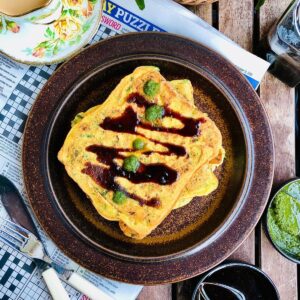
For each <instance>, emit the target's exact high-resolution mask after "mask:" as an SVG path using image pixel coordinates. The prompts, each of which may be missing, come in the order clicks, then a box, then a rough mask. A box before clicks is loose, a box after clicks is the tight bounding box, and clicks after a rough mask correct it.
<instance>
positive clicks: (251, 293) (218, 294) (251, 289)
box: [192, 262, 280, 300]
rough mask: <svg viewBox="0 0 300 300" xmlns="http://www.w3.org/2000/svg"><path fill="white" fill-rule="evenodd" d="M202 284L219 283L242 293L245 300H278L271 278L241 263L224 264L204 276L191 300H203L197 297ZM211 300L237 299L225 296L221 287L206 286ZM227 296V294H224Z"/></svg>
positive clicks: (253, 267)
mask: <svg viewBox="0 0 300 300" xmlns="http://www.w3.org/2000/svg"><path fill="white" fill-rule="evenodd" d="M204 282H208V283H219V284H223V285H226V286H229V287H231V288H235V289H236V290H238V291H240V292H242V293H243V294H244V296H245V297H246V299H251V300H262V299H264V300H279V299H280V297H279V293H278V291H277V288H276V286H275V284H274V282H273V281H272V280H271V278H270V277H269V276H268V275H267V274H266V273H264V272H263V271H262V270H260V269H259V268H257V267H255V266H253V265H250V264H246V263H242V262H228V263H224V264H222V265H220V266H218V267H216V268H214V269H212V270H211V271H209V272H208V273H207V274H205V275H204V276H203V277H202V278H201V280H200V281H199V283H198V284H197V286H196V289H195V290H194V293H193V296H192V300H198V299H203V298H202V297H200V298H198V296H199V288H200V285H201V284H203V283H204ZM205 291H206V292H207V296H210V295H211V297H209V298H210V299H211V300H224V299H236V300H237V299H238V298H234V297H230V296H233V294H232V293H228V298H227V297H226V296H225V294H226V293H227V290H225V289H224V288H221V287H217V286H213V285H207V288H206V289H205ZM226 295H227V294H226Z"/></svg>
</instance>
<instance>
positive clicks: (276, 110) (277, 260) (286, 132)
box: [260, 0, 297, 300]
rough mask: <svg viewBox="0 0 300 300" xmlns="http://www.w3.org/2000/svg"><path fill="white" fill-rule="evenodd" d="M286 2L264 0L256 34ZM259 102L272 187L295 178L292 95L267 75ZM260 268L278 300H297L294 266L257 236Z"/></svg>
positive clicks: (277, 15)
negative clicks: (270, 150) (266, 123)
mask: <svg viewBox="0 0 300 300" xmlns="http://www.w3.org/2000/svg"><path fill="white" fill-rule="evenodd" d="M289 3H290V0H267V1H266V3H265V5H264V6H263V7H262V9H261V11H260V26H261V27H260V33H261V36H265V34H266V33H267V32H268V30H269V28H270V27H271V26H272V24H273V23H274V22H275V21H276V19H277V18H278V17H280V15H281V14H282V13H283V11H284V10H285V8H286V7H287V6H288V4H289ZM260 95H261V100H262V102H263V103H264V105H265V107H266V110H267V113H268V115H269V118H270V123H271V127H272V130H273V136H274V143H275V155H276V156H275V162H276V164H275V174H274V176H275V177H274V186H277V185H278V184H281V183H283V182H284V181H286V180H288V179H290V178H293V177H294V176H295V94H294V90H293V89H291V88H289V87H287V86H286V85H284V84H283V83H281V82H280V81H279V80H277V79H276V78H274V77H273V76H272V75H270V74H267V75H266V76H265V78H264V80H263V82H262V84H261V88H260ZM261 267H262V269H263V270H264V271H265V272H267V273H268V274H269V275H270V277H271V278H272V279H273V280H274V282H275V284H276V286H277V288H278V290H279V293H280V296H281V299H282V300H296V299H297V266H296V264H294V263H292V262H290V261H288V260H287V259H285V258H284V257H283V256H281V255H280V254H279V253H278V252H277V251H276V250H275V249H274V247H273V246H272V245H271V244H270V242H269V240H268V239H267V238H266V236H265V234H264V232H263V231H262V233H261Z"/></svg>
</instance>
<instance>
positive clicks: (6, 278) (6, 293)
mask: <svg viewBox="0 0 300 300" xmlns="http://www.w3.org/2000/svg"><path fill="white" fill-rule="evenodd" d="M103 9H104V13H103V17H102V23H101V26H100V27H99V30H98V32H97V34H96V35H95V36H94V38H93V40H92V42H91V43H95V42H97V41H99V40H101V39H105V38H107V37H111V36H115V35H118V34H122V33H126V32H132V31H168V32H173V33H177V34H181V35H185V36H187V37H190V38H193V39H195V40H197V41H200V42H202V43H203V44H205V45H207V46H208V47H210V48H212V49H214V50H215V51H217V52H219V53H220V54H222V55H223V56H225V57H226V58H227V59H229V60H230V61H231V62H232V63H233V64H235V65H236V66H237V67H238V68H239V69H240V70H241V71H242V72H243V74H244V75H245V76H246V77H247V78H248V80H249V82H250V83H251V84H252V85H253V87H254V88H257V86H258V85H259V83H260V81H261V78H262V77H263V75H264V73H265V72H266V70H267V68H268V63H267V62H265V61H263V60H261V59H260V58H258V57H256V56H254V55H252V54H251V53H249V52H247V51H245V50H243V49H242V48H240V47H239V46H238V45H236V44H235V43H233V42H232V41H231V40H229V39H228V38H226V37H224V36H223V35H222V34H221V33H219V32H218V31H216V30H215V29H213V28H212V27H211V26H210V25H208V24H207V23H205V22H204V21H202V20H201V19H199V18H198V17H196V16H195V15H194V14H192V13H191V12H190V11H188V10H186V9H185V8H183V7H181V6H180V5H178V4H176V3H175V2H173V1H171V0H151V1H146V9H145V10H143V11H140V10H139V9H138V8H137V6H136V4H135V1H134V0H115V1H109V0H107V1H104V6H103ZM174 20H176V22H174ZM56 67H57V66H56V65H52V66H40V67H36V66H27V65H23V64H20V63H16V62H13V61H12V60H10V59H8V58H6V57H5V56H3V55H0V173H1V174H3V175H5V176H7V177H8V178H10V179H11V180H12V181H13V182H14V183H15V184H16V186H17V187H18V188H19V190H20V192H21V194H22V195H23V196H24V198H25V199H26V195H25V191H24V185H23V180H22V170H21V146H22V135H23V131H24V127H25V122H26V119H27V116H28V113H29V111H30V108H31V106H32V104H33V102H34V100H35V99H36V97H37V95H38V93H39V92H40V90H41V89H42V87H43V86H44V84H45V83H46V81H47V80H48V78H49V77H50V76H51V74H52V73H53V72H54V70H55V69H56ZM0 216H1V217H4V218H6V217H7V215H6V212H5V209H4V208H3V207H2V206H1V203H0ZM39 230H40V232H41V236H42V239H43V242H44V244H45V246H46V248H47V250H48V252H49V254H50V256H51V257H52V258H53V260H54V261H56V262H57V263H60V264H62V265H64V266H66V267H68V268H72V269H74V270H76V272H78V273H79V274H81V275H82V276H83V277H85V278H87V279H88V280H90V281H91V282H93V283H94V284H95V285H97V286H98V287H99V288H100V289H102V290H103V291H104V292H106V293H108V294H110V295H111V296H112V297H113V298H114V299H116V300H118V299H122V300H133V299H135V298H136V297H137V295H138V294H139V292H140V291H141V289H142V287H141V286H136V285H129V284H124V283H120V282H115V281H112V280H108V279H106V278H104V277H101V276H97V275H95V274H93V273H91V272H89V271H88V270H85V269H84V268H82V267H80V266H78V265H77V264H76V263H74V262H73V261H71V260H70V259H69V258H68V257H66V256H65V255H64V254H63V253H62V252H61V251H60V250H59V249H58V248H56V246H55V245H54V244H53V243H52V242H51V241H50V240H49V239H48V238H47V236H46V235H45V233H44V232H43V231H42V229H41V228H39ZM64 285H65V287H66V289H67V291H68V293H69V294H70V297H71V299H87V297H86V296H84V295H82V294H80V293H79V292H77V291H76V290H74V289H73V288H71V287H70V286H68V285H67V284H64ZM0 299H4V300H5V299H24V300H31V299H51V298H50V295H49V293H48V291H47V288H46V286H45V284H44V282H43V280H42V278H41V274H40V272H39V270H38V269H37V268H36V267H35V265H34V263H33V262H32V261H31V260H30V259H29V258H27V257H25V256H24V255H22V254H21V253H19V252H17V251H16V250H14V249H13V248H11V247H10V246H8V245H6V244H4V243H2V242H0Z"/></svg>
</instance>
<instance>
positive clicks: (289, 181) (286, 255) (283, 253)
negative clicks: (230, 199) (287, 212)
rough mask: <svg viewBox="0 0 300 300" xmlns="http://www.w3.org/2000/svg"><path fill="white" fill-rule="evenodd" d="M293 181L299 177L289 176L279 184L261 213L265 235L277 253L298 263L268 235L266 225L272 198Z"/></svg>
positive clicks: (297, 262)
mask: <svg viewBox="0 0 300 300" xmlns="http://www.w3.org/2000/svg"><path fill="white" fill-rule="evenodd" d="M295 181H299V182H300V178H298V177H295V178H291V179H289V180H288V181H286V182H284V183H283V184H281V185H280V186H279V187H278V188H277V189H276V191H275V193H273V195H272V197H271V198H270V201H269V203H268V205H267V207H266V211H265V213H264V215H263V229H264V231H265V234H266V236H267V237H268V239H269V241H270V242H271V244H272V246H273V247H274V248H275V249H276V250H277V251H278V253H280V254H281V255H282V256H283V257H285V258H286V259H288V260H290V261H292V262H293V263H296V264H300V258H299V259H297V258H295V257H294V255H293V254H289V253H288V252H286V251H284V250H283V249H281V248H280V247H279V246H278V245H277V244H276V243H275V241H274V240H273V239H272V238H271V235H270V231H269V226H268V213H269V209H270V208H271V205H272V203H273V201H274V199H275V198H276V196H277V195H278V194H279V193H280V192H281V190H282V189H283V188H284V187H286V186H287V185H289V184H290V183H293V182H295Z"/></svg>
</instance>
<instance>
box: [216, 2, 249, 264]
mask: <svg viewBox="0 0 300 300" xmlns="http://www.w3.org/2000/svg"><path fill="white" fill-rule="evenodd" d="M253 8H254V7H253V1H252V0H243V1H240V0H231V1H228V0H220V1H219V30H220V31H221V32H223V33H224V34H225V35H226V36H228V37H229V38H231V39H232V40H233V41H235V42H236V43H238V44H239V45H240V46H241V47H243V48H245V49H246V50H249V51H251V50H252V44H253V40H252V37H253ZM230 259H233V260H242V261H245V262H248V263H252V264H254V262H255V232H254V231H253V232H252V233H251V234H250V235H249V237H248V238H247V239H246V240H245V242H244V243H243V244H242V245H241V246H240V247H239V249H237V251H236V252H235V253H233V254H232V255H231V257H230Z"/></svg>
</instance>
